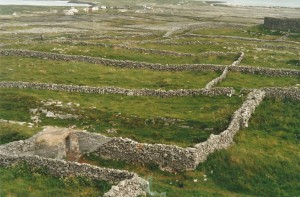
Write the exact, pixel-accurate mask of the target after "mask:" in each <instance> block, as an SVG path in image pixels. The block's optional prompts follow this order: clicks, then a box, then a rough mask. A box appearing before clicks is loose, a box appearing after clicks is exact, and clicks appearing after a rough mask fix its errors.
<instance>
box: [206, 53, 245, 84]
mask: <svg viewBox="0 0 300 197" xmlns="http://www.w3.org/2000/svg"><path fill="white" fill-rule="evenodd" d="M244 55H245V54H244V52H241V54H240V57H239V58H238V59H237V60H236V61H234V62H233V63H232V64H231V66H238V65H239V64H240V63H241V61H242V60H243V59H244ZM229 67H230V66H228V67H226V68H225V69H224V71H223V73H222V74H221V76H219V77H217V78H215V79H213V80H212V81H210V82H209V83H207V84H206V86H205V88H206V89H210V88H212V87H214V86H216V85H217V84H219V83H221V82H222V81H223V80H224V79H225V78H226V76H227V74H228V68H229Z"/></svg>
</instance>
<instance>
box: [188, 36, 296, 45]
mask: <svg viewBox="0 0 300 197" xmlns="http://www.w3.org/2000/svg"><path fill="white" fill-rule="evenodd" d="M184 37H199V38H230V39H235V40H245V41H253V42H264V43H265V42H280V43H293V44H299V42H296V41H287V40H264V39H258V38H248V37H240V36H224V35H200V34H185V35H184Z"/></svg>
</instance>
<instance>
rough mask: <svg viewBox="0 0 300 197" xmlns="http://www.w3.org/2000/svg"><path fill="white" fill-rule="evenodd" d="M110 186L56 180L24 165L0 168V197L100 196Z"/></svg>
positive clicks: (96, 182)
mask: <svg viewBox="0 0 300 197" xmlns="http://www.w3.org/2000/svg"><path fill="white" fill-rule="evenodd" d="M110 187H111V185H110V184H108V183H107V182H105V181H98V180H97V181H96V180H95V181H93V180H89V179H86V178H81V177H68V178H56V177H52V176H50V175H47V174H46V173H44V172H43V171H41V170H37V171H33V170H32V169H31V168H30V167H28V166H27V165H25V164H18V165H14V166H12V167H9V168H4V167H0V196H3V197H4V196H12V197H13V196H24V197H25V196H26V197H27V196H28V197H29V196H30V197H39V196H102V195H103V194H104V193H105V192H107V191H108V190H109V189H110Z"/></svg>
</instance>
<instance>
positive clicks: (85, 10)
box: [82, 8, 90, 12]
mask: <svg viewBox="0 0 300 197" xmlns="http://www.w3.org/2000/svg"><path fill="white" fill-rule="evenodd" d="M82 10H83V11H84V12H89V11H90V8H83V9H82Z"/></svg>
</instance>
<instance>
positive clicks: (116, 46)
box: [53, 41, 195, 57]
mask: <svg viewBox="0 0 300 197" xmlns="http://www.w3.org/2000/svg"><path fill="white" fill-rule="evenodd" d="M53 43H56V44H72V45H80V46H101V47H108V48H122V49H126V50H131V51H137V52H141V53H151V54H158V55H171V56H177V57H192V56H195V55H194V54H192V53H179V52H175V51H166V50H157V49H146V48H138V47H129V46H127V45H124V44H107V43H91V42H76V41H62V42H53Z"/></svg>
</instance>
